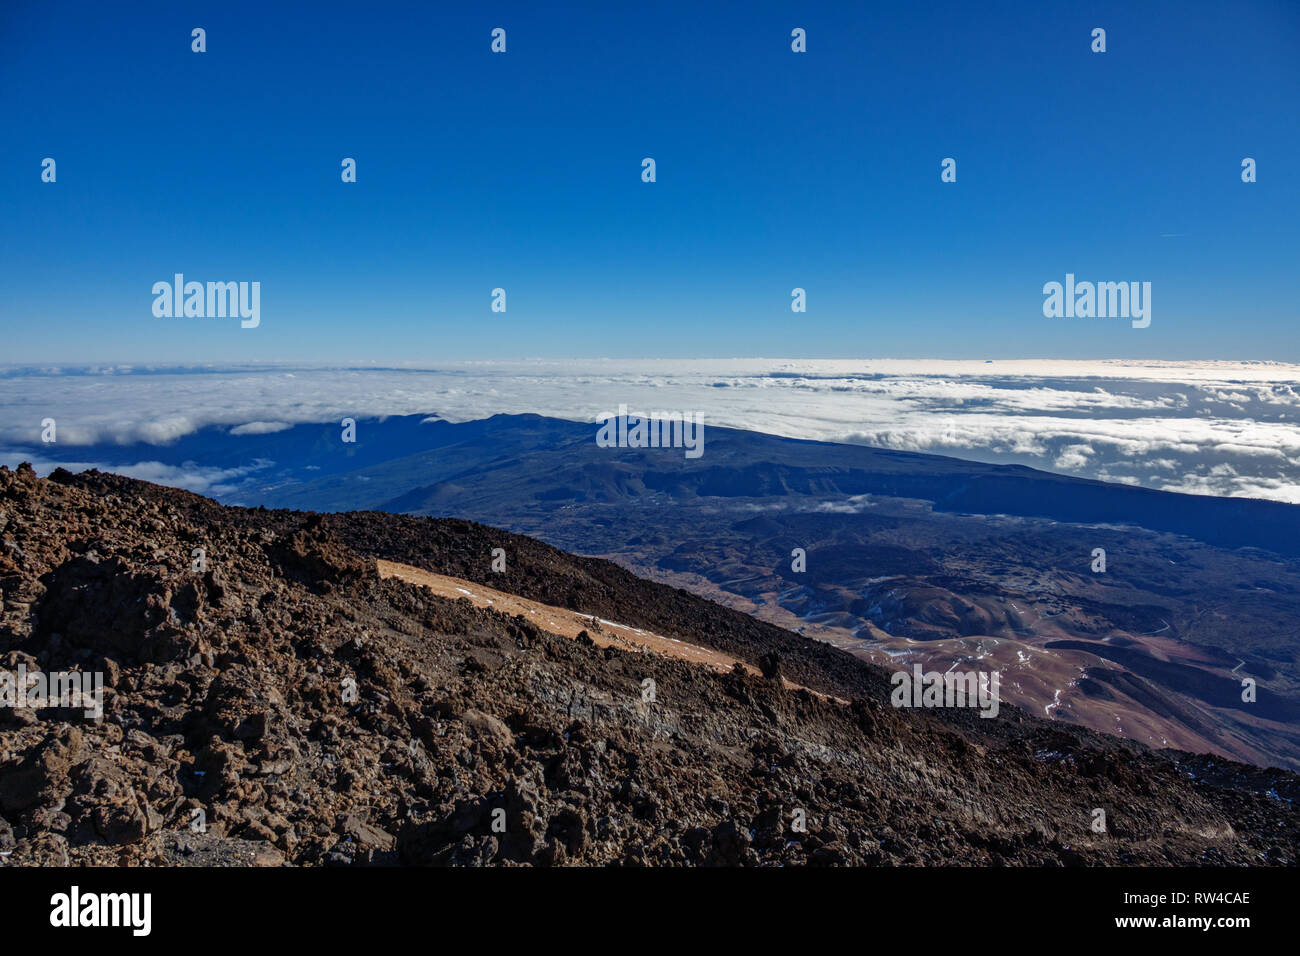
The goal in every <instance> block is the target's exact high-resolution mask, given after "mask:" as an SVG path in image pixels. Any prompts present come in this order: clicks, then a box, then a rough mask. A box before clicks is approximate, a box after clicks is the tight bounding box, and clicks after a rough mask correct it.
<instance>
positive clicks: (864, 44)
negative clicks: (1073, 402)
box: [0, 0, 1300, 363]
mask: <svg viewBox="0 0 1300 956" xmlns="http://www.w3.org/2000/svg"><path fill="white" fill-rule="evenodd" d="M125 6H129V9H123V7H125ZM273 6H274V5H272V4H267V3H239V2H221V3H212V4H182V3H172V2H167V3H152V4H148V3H139V4H130V5H116V4H113V5H109V4H102V3H99V2H95V3H60V2H54V0H40V2H25V0H17V2H9V3H6V4H5V5H4V6H3V8H0V115H3V117H4V123H3V138H2V139H0V210H2V211H3V218H2V219H0V223H2V225H0V290H2V292H0V328H3V333H4V334H3V342H4V346H3V349H2V350H0V363H3V362H14V363H26V362H65V363H73V362H196V361H212V362H227V361H228V362H235V361H240V362H243V361H328V362H356V363H365V362H372V361H373V362H393V361H400V360H411V361H417V362H433V361H442V360H448V359H463V358H507V357H520V356H617V357H628V358H641V357H656V356H664V357H685V356H696V357H705V356H742V355H767V356H789V357H851V356H879V357H890V356H893V357H944V358H989V357H992V358H1014V357H1056V358H1098V357H1134V358H1148V357H1150V358H1164V359H1183V358H1201V359H1210V358H1225V359H1278V360H1286V361H1300V345H1298V344H1297V336H1296V331H1295V330H1296V327H1297V319H1300V305H1298V302H1300V216H1298V215H1297V213H1300V169H1298V168H1297V164H1300V4H1298V3H1295V2H1290V0H1287V2H1243V3H1234V4H1228V3H1220V4H1208V3H1195V2H1170V3H1142V4H1133V3H1128V2H1125V3H1114V4H1083V3H1066V2H1058V0H1036V2H1015V3H1010V2H1008V3H980V4H973V3H967V2H954V3H918V4H901V3H900V4H875V3H821V4H817V3H743V4H741V3H735V4H711V5H708V7H709V8H708V9H701V7H700V5H699V4H693V3H692V4H687V3H682V4H677V3H660V4H654V3H652V4H644V5H622V4H619V5H612V4H611V5H607V6H610V7H617V9H614V10H610V9H604V10H602V9H601V8H600V7H598V6H597V5H595V4H591V5H582V4H572V5H566V4H560V5H549V4H548V5H539V4H535V3H529V4H430V3H411V4H390V3H383V2H373V3H367V4H357V5H353V4H338V5H336V6H331V5H324V6H323V8H321V9H312V8H308V7H305V6H302V5H297V4H293V5H289V4H285V5H283V6H284V7H285V9H284V10H279V11H277V10H275V9H272V7H273ZM602 6H606V5H602ZM1139 8H1140V9H1139ZM196 26H197V27H203V28H204V29H206V31H207V45H208V50H207V52H206V53H203V54H195V53H192V52H191V51H190V30H191V29H192V28H193V27H196ZM498 26H499V27H504V28H505V29H506V30H507V31H508V33H507V36H508V52H507V53H506V54H505V55H494V54H492V53H491V52H490V51H489V43H490V35H489V34H490V31H491V30H492V28H494V27H498ZM1098 26H1100V27H1104V28H1105V29H1106V31H1107V46H1108V50H1107V52H1106V53H1105V54H1094V53H1092V52H1091V50H1090V31H1091V30H1092V28H1093V27H1098ZM794 27H803V28H804V29H806V30H807V34H808V52H807V53H806V54H802V55H800V54H794V53H792V52H791V51H790V31H791V29H792V28H794ZM47 156H49V157H53V158H55V159H56V161H57V163H58V181H57V182H56V183H54V184H47V183H42V182H41V181H40V163H41V160H42V159H43V158H44V157H47ZM345 156H350V157H355V158H356V160H357V162H358V182H357V183H355V184H344V183H342V182H341V181H340V177H339V172H340V161H341V160H342V158H343V157H345ZM646 156H651V157H654V158H655V159H656V161H657V164H658V181H657V182H655V183H653V184H646V183H643V182H641V178H640V171H641V166H640V164H641V159H642V158H643V157H646ZM948 156H951V157H954V158H956V159H957V163H958V181H957V183H955V184H944V183H941V182H940V179H939V164H940V160H941V159H943V158H944V157H948ZM1245 156H1250V157H1253V158H1255V159H1256V160H1257V162H1258V170H1259V173H1258V175H1259V181H1258V182H1257V183H1254V184H1249V185H1247V184H1243V183H1242V182H1241V180H1240V163H1241V160H1242V158H1243V157H1245ZM175 272H183V273H185V275H186V277H187V279H197V280H200V281H207V280H214V281H215V280H220V281H226V280H248V281H253V280H256V281H259V282H261V288H262V293H261V325H260V327H259V328H257V329H241V328H240V327H239V323H238V322H237V321H231V320H222V319H159V318H155V317H154V315H153V313H152V311H151V306H152V302H153V297H152V295H151V293H150V289H151V287H152V285H153V283H154V282H156V281H160V280H169V279H170V278H171V276H172V275H173V273H175ZM1067 272H1073V273H1075V274H1076V275H1077V276H1078V277H1079V278H1080V279H1094V280H1114V281H1119V280H1130V281H1131V280H1137V281H1149V282H1151V283H1152V289H1153V293H1152V294H1153V321H1152V324H1151V326H1150V328H1147V329H1142V330H1135V329H1132V328H1130V326H1129V323H1128V322H1127V321H1123V320H1113V319H1047V318H1044V317H1043V315H1042V301H1043V296H1042V293H1041V288H1042V285H1043V283H1044V282H1048V281H1052V280H1056V281H1060V280H1062V279H1063V278H1064V275H1065V273H1067ZM498 286H500V287H503V288H505V289H506V290H507V295H508V303H509V308H508V311H507V312H506V313H505V314H494V313H492V312H491V311H490V309H489V305H490V292H491V290H492V289H493V288H494V287H498ZM795 286H800V287H803V288H805V289H807V293H808V312H807V313H806V314H803V315H796V314H793V313H791V311H790V307H789V303H790V290H791V289H792V288H793V287H795Z"/></svg>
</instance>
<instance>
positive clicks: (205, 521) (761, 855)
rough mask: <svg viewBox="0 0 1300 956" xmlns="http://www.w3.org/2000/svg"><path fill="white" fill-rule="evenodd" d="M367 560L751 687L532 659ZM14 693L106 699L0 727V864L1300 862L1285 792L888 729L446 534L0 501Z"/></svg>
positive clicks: (198, 511)
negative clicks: (541, 608)
mask: <svg viewBox="0 0 1300 956" xmlns="http://www.w3.org/2000/svg"><path fill="white" fill-rule="evenodd" d="M497 548H500V549H502V550H503V551H504V554H505V561H506V570H505V571H504V572H499V571H494V570H493V559H494V555H493V549H497ZM196 549H202V553H201V559H202V560H201V563H200V564H199V565H197V566H196V561H199V559H200V555H196ZM379 559H383V560H389V561H399V562H403V563H405V564H409V565H413V566H415V567H422V568H426V569H428V570H430V571H434V572H439V573H447V574H454V575H456V576H457V577H460V578H463V579H465V580H471V581H482V582H485V583H487V584H490V585H491V586H492V587H493V588H495V589H497V590H499V591H503V592H508V593H511V594H517V595H521V596H523V597H527V598H530V599H533V600H537V601H542V602H545V603H548V604H552V605H556V606H561V607H566V608H569V609H572V610H575V611H580V612H582V613H584V614H590V615H593V616H595V617H598V618H600V617H603V618H607V619H611V620H617V621H620V622H623V623H626V624H630V625H634V626H641V627H646V628H647V629H652V630H654V631H655V632H656V633H658V634H661V635H666V636H668V637H677V638H679V639H680V640H682V641H686V642H689V643H693V644H697V645H702V646H707V647H713V648H716V649H718V650H720V651H724V652H726V653H727V654H730V655H733V656H735V657H737V658H739V659H741V660H745V661H748V662H750V663H751V664H754V665H756V666H758V667H759V668H760V669H761V670H762V671H763V673H764V674H766V675H768V676H759V675H752V674H746V673H744V672H742V670H740V669H739V668H738V669H736V670H733V671H731V672H728V673H725V674H718V673H715V672H713V671H711V670H710V669H708V668H706V667H703V666H701V665H698V664H693V663H689V662H686V661H682V660H676V659H673V658H670V657H666V656H660V655H655V654H648V653H637V652H634V651H629V650H622V649H619V648H616V647H598V646H597V644H596V642H594V641H592V640H590V639H584V638H583V637H582V636H581V635H580V636H579V637H578V638H577V639H572V638H568V637H563V636H557V635H553V634H549V633H547V632H546V631H544V630H542V629H540V628H539V627H538V625H537V623H534V622H533V621H532V620H529V619H527V618H525V617H523V616H508V615H505V614H502V613H500V612H498V611H495V610H493V609H490V608H489V609H482V608H476V607H474V606H473V605H472V604H471V603H470V602H469V601H468V600H449V599H447V598H443V597H438V596H436V595H435V594H433V593H432V592H431V591H429V590H427V589H423V588H420V587H418V586H416V585H413V584H411V583H408V582H406V581H402V580H398V579H396V578H388V579H381V578H380V577H379V575H378V573H377V571H376V564H375V562H376V560H379ZM196 567H197V569H196ZM20 667H25V668H26V670H27V671H33V670H37V669H39V670H41V671H42V672H47V673H48V672H57V671H70V670H81V671H96V672H101V673H102V674H103V675H104V683H105V689H104V700H103V707H104V715H103V718H102V719H100V720H94V719H90V718H87V717H85V716H84V715H83V714H82V712H81V711H80V710H72V709H66V708H65V709H59V708H49V709H45V710H36V711H33V710H31V709H29V708H21V707H18V708H5V709H2V710H0V863H7V864H28V865H30V864H67V863H73V864H127V865H175V864H187V863H200V864H249V863H253V864H262V865H277V864H283V863H289V864H300V865H358V864H372V865H373V864H391V863H405V864H470V865H477V864H537V865H556V864H565V863H579V864H611V863H612V864H633V865H642V864H648V865H680V864H714V865H753V864H819V865H820V864H868V865H894V864H945V863H952V864H1027V865H1060V864H1121V863H1133V864H1236V865H1261V864H1265V865H1267V864H1274V865H1276V864H1289V865H1294V864H1295V863H1296V862H1297V843H1298V842H1300V841H1298V840H1297V837H1298V836H1300V811H1298V810H1297V809H1296V805H1295V801H1296V798H1297V797H1298V796H1300V778H1298V777H1297V776H1296V775H1295V774H1291V773H1288V772H1285V771H1280V770H1261V769H1258V768H1254V767H1248V766H1245V765H1241V764H1234V763H1229V762H1226V761H1222V760H1217V759H1211V758H1208V757H1194V756H1191V755H1188V754H1183V753H1178V752H1175V751H1161V752H1154V751H1150V750H1147V749H1145V748H1142V747H1140V746H1138V745H1135V744H1128V743H1125V742H1123V741H1120V740H1117V739H1115V738H1109V737H1104V736H1101V735H1097V734H1093V733H1090V732H1086V731H1081V730H1077V729H1074V728H1070V727H1068V726H1064V725H1060V724H1053V723H1051V722H1048V721H1042V720H1039V719H1037V718H1032V717H1028V716H1026V715H1024V714H1023V713H1021V712H1019V711H1017V710H1015V709H1014V708H1011V707H1008V706H1006V705H1004V706H1003V708H1002V712H1001V715H1000V716H999V717H997V718H996V719H991V720H986V719H982V718H980V717H979V716H978V715H977V713H976V712H974V711H955V710H940V711H915V710H896V709H894V708H893V707H891V706H890V703H889V689H890V688H889V684H888V680H887V675H886V674H885V673H884V672H883V671H880V670H877V669H875V668H873V667H871V666H869V665H866V664H863V663H861V662H859V661H857V660H855V659H854V658H852V657H850V656H849V655H847V654H844V653H841V652H839V651H837V650H835V649H833V648H830V647H829V646H827V645H824V644H820V643H817V642H810V641H807V640H806V639H803V638H800V637H798V636H797V635H794V634H791V633H789V632H786V631H782V630H780V629H778V628H776V627H773V626H771V625H768V624H763V623H761V622H758V621H755V620H754V619H752V618H749V617H746V616H744V615H741V614H738V613H736V612H732V611H728V610H726V609H723V608H721V607H718V606H716V605H712V604H710V603H708V602H706V601H702V600H700V599H698V598H694V597H691V596H689V595H687V594H685V593H684V592H681V591H676V590H673V589H671V588H666V587H663V586H660V585H655V584H650V583H648V582H645V581H641V580H640V579H637V578H635V577H633V576H632V575H630V574H628V573H627V572H625V571H623V570H621V569H619V568H617V567H616V566H614V565H611V564H607V563H605V562H600V561H594V560H591V559H582V558H575V557H572V556H570V555H567V554H564V553H563V552H560V551H556V550H554V549H552V548H549V547H547V546H545V545H543V544H540V543H539V542H536V541H533V540H531V539H528V538H522V537H518V536H513V535H509V534H506V533H505V532H501V531H497V530H494V529H491V528H486V527H483V526H481V525H475V524H470V523H467V522H457V521H433V520H426V519H417V518H409V517H401V516H393V515H385V514H379V513H354V514H346V515H330V516H321V515H313V514H303V513H297V512H286V511H264V510H260V509H259V510H247V509H239V508H226V507H222V506H220V505H217V504H215V503H213V502H211V501H208V500H206V499H203V498H201V497H198V496H196V495H192V494H189V493H187V492H181V491H176V490H173V489H168V488H162V487H159V486H155V485H149V484H146V483H143V482H137V481H132V480H129V479H125V478H120V477H117V476H112V475H104V474H100V473H97V472H87V473H84V474H82V475H71V474H69V473H67V472H63V471H59V472H56V473H55V474H54V475H52V476H51V477H50V478H49V479H45V480H42V479H39V478H37V477H36V475H35V474H34V473H33V472H32V470H31V469H30V468H27V467H20V468H19V469H18V470H17V471H13V472H11V471H9V470H7V469H4V468H0V670H3V671H9V672H16V671H18V669H19V668H20ZM778 674H780V675H781V676H784V677H785V678H788V679H789V680H792V681H795V682H797V683H799V684H802V685H804V686H805V687H807V688H811V689H812V690H811V691H810V690H802V689H799V690H791V689H788V688H786V687H785V686H783V684H782V682H781V680H779V679H777V675H778ZM648 681H652V682H653V700H648V699H647V697H648V696H649V694H648V690H647V688H648V687H649V686H650V685H649V683H648ZM837 698H838V699H842V700H844V701H848V703H841V702H839V700H837ZM1097 809H1101V810H1104V812H1105V831H1104V832H1096V831H1095V830H1094V829H1093V824H1094V821H1095V820H1096V819H1097V817H1096V814H1095V811H1096V810H1097Z"/></svg>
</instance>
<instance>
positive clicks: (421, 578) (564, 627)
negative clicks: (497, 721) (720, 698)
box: [376, 561, 838, 700]
mask: <svg viewBox="0 0 1300 956" xmlns="http://www.w3.org/2000/svg"><path fill="white" fill-rule="evenodd" d="M376 565H377V566H378V568H379V576H380V577H381V578H397V579H398V580H401V581H406V582H408V583H410V584H417V585H419V586H420V587H426V588H428V589H429V590H431V591H433V593H434V594H437V595H438V596H439V597H445V598H450V599H451V600H455V599H457V598H465V599H466V600H468V601H470V602H471V603H472V604H474V606H475V607H484V608H486V607H490V608H493V609H495V610H497V611H501V612H502V613H503V614H519V615H522V616H523V617H526V618H528V619H529V620H531V621H532V622H533V623H534V624H536V625H537V626H538V627H539V628H541V629H542V630H543V631H547V632H548V633H551V634H558V635H559V636H560V637H568V638H576V637H577V636H578V635H579V634H580V633H582V632H583V631H586V632H587V636H588V637H590V638H591V639H592V640H593V641H595V643H596V644H597V646H599V647H611V646H612V647H618V648H622V649H623V650H628V651H637V652H641V653H645V652H653V653H655V654H663V655H664V656H665V657H676V658H679V659H681V660H684V661H690V662H691V663H693V664H704V665H705V666H707V667H711V668H713V669H714V670H715V671H718V672H722V673H725V672H726V671H729V670H731V669H732V668H733V667H735V666H736V665H737V664H740V665H741V666H742V667H743V668H744V669H745V670H746V671H748V672H749V673H751V674H757V673H758V669H757V668H755V667H753V666H751V665H749V664H746V663H745V662H744V661H742V660H740V659H739V658H735V657H732V656H730V655H729V654H723V653H722V652H721V651H715V650H713V649H712V648H708V647H700V646H699V645H698V644H688V643H686V642H685V641H679V640H678V639H677V638H675V637H664V636H663V635H662V634H655V633H653V632H651V631H646V630H643V629H641V628H639V627H632V626H630V625H627V624H619V623H618V622H616V621H607V620H604V619H603V618H597V617H592V616H590V615H587V614H580V613H578V612H577V611H570V610H568V609H566V608H562V607H554V606H553V605H550V604H542V603H540V602H537V601H530V600H528V599H527V598H521V597H519V596H517V595H514V594H508V593H506V592H505V591H498V590H496V589H495V588H490V587H487V586H485V585H482V584H476V583H475V582H473V581H465V580H463V579H461V578H453V577H449V576H447V575H445V574H435V573H433V572H432V571H425V570H423V569H421V568H416V567H412V566H411V565H409V564H399V563H398V562H396V561H377V562H376ZM782 683H783V684H785V686H786V687H787V688H789V689H791V690H806V689H807V688H805V687H804V686H803V685H802V684H795V683H793V682H791V681H788V680H785V679H782ZM811 693H816V694H817V696H818V697H825V696H827V695H825V694H820V693H817V692H816V691H811ZM833 699H836V700H838V698H833Z"/></svg>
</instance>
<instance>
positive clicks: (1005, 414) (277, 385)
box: [0, 359, 1300, 503]
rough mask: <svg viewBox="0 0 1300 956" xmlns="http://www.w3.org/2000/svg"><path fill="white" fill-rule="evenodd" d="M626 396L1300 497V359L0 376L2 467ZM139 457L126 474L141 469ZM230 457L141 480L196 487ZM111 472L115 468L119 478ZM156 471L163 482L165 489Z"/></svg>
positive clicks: (615, 364)
mask: <svg viewBox="0 0 1300 956" xmlns="http://www.w3.org/2000/svg"><path fill="white" fill-rule="evenodd" d="M620 403H626V404H627V405H628V406H629V407H631V408H632V409H633V410H638V409H639V410H642V411H651V410H655V409H664V408H668V409H678V410H683V411H691V412H698V413H702V414H703V415H704V420H705V421H706V423H707V424H709V425H727V426H732V427H736V428H746V429H753V430H757V431H763V432H768V433H771V434H776V435H782V436H786V437H793V438H814V439H822V440H827V441H841V442H854V443H860V444H870V445H878V446H882V447H886V448H895V449H902V450H911V451H922V452H931V453H939V454H948V455H953V456H956V457H961V458H969V459H975V460H979V461H991V462H1005V463H1017V464H1025V465H1030V466H1032V467H1036V468H1042V469H1045V470H1048V471H1056V472H1061V473H1065V474H1070V475H1077V476H1080V477H1087V478H1100V479H1103V480H1107V481H1119V482H1125V483H1128V484H1137V485H1143V486H1146V487H1150V488H1160V489H1165V490H1171V491H1184V492H1193V493H1197V494H1212V495H1238V496H1249V497H1259V498H1271V499H1275V500H1280V501H1288V502H1296V503H1300V366H1297V365H1289V364H1283V363H1273V362H1138V361H1129V362H1124V361H1092V362H1086V361H1000V362H980V361H937V360H936V361H927V360H861V361H854V360H833V361H832V360H801V361H785V360H774V359H730V360H691V361H683V360H664V361H655V360H639V361H627V360H580V361H571V362H565V361H549V360H548V361H542V360H537V361H518V362H463V363H455V364H448V365H443V366H428V367H420V366H414V365H413V366H402V367H384V368H340V367H325V366H316V367H303V366H287V365H286V366H255V367H254V366H250V367H237V368H217V367H210V366H204V367H196V368H150V367H128V366H112V367H96V368H16V367H11V368H5V369H0V409H2V410H3V416H0V448H3V449H4V451H3V452H0V461H5V462H6V463H9V464H11V465H12V464H14V463H15V462H16V461H18V460H22V458H23V457H27V458H31V457H33V453H32V450H33V449H35V451H36V452H39V448H40V433H41V428H42V425H41V422H42V421H43V420H44V419H47V418H53V419H55V421H56V422H57V428H58V432H57V435H58V442H59V444H60V445H65V446H66V445H82V446H87V447H86V451H87V455H86V456H85V457H86V460H87V463H91V462H93V461H94V454H93V447H94V446H96V445H100V444H105V443H107V444H116V445H122V444H133V443H136V442H143V443H147V444H151V445H166V444H167V443H169V442H172V441H175V440H176V439H177V438H179V437H181V436H183V435H186V434H189V433H190V432H193V431H195V430H197V429H199V428H202V427H204V426H208V425H215V426H220V427H223V428H226V429H229V430H230V432H231V434H233V435H256V434H268V433H273V432H276V431H280V430H284V429H286V428H288V427H290V426H291V425H292V424H295V423H300V422H323V421H330V420H334V421H337V420H339V419H341V418H343V417H354V418H363V417H382V416H387V415H407V414H426V415H433V416H438V417H442V418H447V419H450V420H452V421H464V420H469V419H474V418H483V417H485V416H488V415H492V414H496V413H500V412H505V413H522V412H535V413H538V414H542V415H549V416H554V417H558V418H567V419H571V420H576V421H592V420H593V419H594V416H595V415H596V414H597V413H599V412H601V411H602V410H604V409H608V408H616V407H617V406H618V405H619V404H620ZM151 464H152V465H155V466H157V463H156V462H154V463H150V462H149V461H147V460H145V459H144V458H143V456H142V461H141V462H140V464H139V465H138V466H136V468H137V471H136V473H137V474H138V476H139V477H149V476H150V475H149V472H150V465H151ZM229 464H230V463H223V462H201V463H196V464H195V467H194V469H193V470H192V472H191V473H189V474H180V475H178V474H175V473H174V472H175V471H176V470H175V469H167V471H168V474H162V473H161V472H159V470H158V469H159V468H162V467H163V466H158V467H156V468H154V469H153V477H152V479H151V480H156V481H163V482H165V483H170V484H181V485H182V486H185V487H192V488H194V490H200V491H205V490H206V491H211V490H212V489H213V488H219V487H224V486H225V484H226V482H227V481H229V480H230V479H232V478H235V477H237V476H236V475H234V474H233V473H230V472H229V469H228V466H229ZM116 470H119V471H123V470H125V469H123V468H120V467H118V468H117V469H116ZM169 479H170V480H169Z"/></svg>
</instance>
